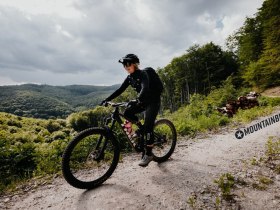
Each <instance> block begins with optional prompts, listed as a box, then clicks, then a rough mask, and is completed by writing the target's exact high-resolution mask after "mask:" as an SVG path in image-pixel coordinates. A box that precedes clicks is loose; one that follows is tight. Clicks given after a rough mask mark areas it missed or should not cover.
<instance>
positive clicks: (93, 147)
mask: <svg viewBox="0 0 280 210" xmlns="http://www.w3.org/2000/svg"><path fill="white" fill-rule="evenodd" d="M119 154H120V149H119V144H118V142H117V141H116V140H115V138H114V136H113V135H111V134H110V133H108V132H107V131H106V130H105V129H103V128H89V129H87V130H84V131H82V132H81V133H79V134H78V135H77V136H76V137H75V138H74V139H73V140H72V141H71V142H70V143H69V145H68V146H67V147H66V149H65V151H64V154H63V156H62V172H63V176H64V178H65V180H66V181H67V182H68V183H69V184H70V185H72V186H73V187H76V188H80V189H92V188H95V187H97V186H99V185H101V184H102V183H103V182H105V181H106V180H107V179H108V178H109V177H110V176H111V175H112V173H113V172H114V170H115V169H116V166H117V164H118V161H119Z"/></svg>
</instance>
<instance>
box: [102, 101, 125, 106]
mask: <svg viewBox="0 0 280 210" xmlns="http://www.w3.org/2000/svg"><path fill="white" fill-rule="evenodd" d="M128 103H129V102H119V103H114V102H111V101H107V102H105V104H102V105H101V106H107V105H110V106H112V107H127V106H128Z"/></svg>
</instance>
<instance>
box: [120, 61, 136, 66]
mask: <svg viewBox="0 0 280 210" xmlns="http://www.w3.org/2000/svg"><path fill="white" fill-rule="evenodd" d="M119 63H121V64H122V65H123V67H129V66H131V65H132V64H133V63H132V62H131V61H130V60H127V59H120V60H119Z"/></svg>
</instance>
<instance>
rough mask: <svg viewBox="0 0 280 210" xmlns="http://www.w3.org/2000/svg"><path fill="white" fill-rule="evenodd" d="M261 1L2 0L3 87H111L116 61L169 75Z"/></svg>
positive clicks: (219, 40)
mask: <svg viewBox="0 0 280 210" xmlns="http://www.w3.org/2000/svg"><path fill="white" fill-rule="evenodd" d="M262 2H263V0H235V1H232V0H59V1H58V0H24V1H23V0H1V1H0V46H1V51H0V85H12V84H22V83H38V84H51V85H69V84H88V85H112V84H117V83H121V82H122V81H123V79H124V78H125V76H126V72H125V71H124V70H123V69H122V66H121V65H120V64H118V63H117V61H118V59H119V58H121V57H123V56H124V55H125V54H127V53H135V54H137V55H138V56H139V57H140V59H141V67H145V66H152V67H154V68H157V67H164V66H165V65H166V64H168V63H169V62H170V61H171V59H172V58H173V57H175V56H179V55H181V54H183V53H184V52H185V51H186V50H187V49H188V48H189V47H190V46H192V45H194V44H201V45H202V44H205V43H207V42H209V41H213V42H214V43H216V44H219V45H224V43H225V39H226V38H227V36H228V35H230V34H232V33H233V32H234V31H235V30H236V29H238V28H239V27H240V26H241V25H242V24H243V22H244V19H245V17H246V16H252V15H253V14H255V13H256V12H257V9H258V8H260V7H261V5H262Z"/></svg>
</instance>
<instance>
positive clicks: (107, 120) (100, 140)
mask: <svg viewBox="0 0 280 210" xmlns="http://www.w3.org/2000/svg"><path fill="white" fill-rule="evenodd" d="M112 119H113V121H112V125H111V127H109V126H108V125H109V123H110V121H111V120H112ZM115 124H116V120H115V118H114V117H112V118H107V119H106V122H105V126H104V128H105V129H106V135H112V130H113V128H114V126H115ZM103 138H104V136H103V135H101V136H100V137H99V139H98V142H97V145H96V147H95V151H98V155H97V157H96V160H101V159H102V158H103V157H104V151H105V149H106V147H107V144H108V139H107V138H105V141H104V143H103V145H101V143H102V140H103ZM100 147H101V150H100Z"/></svg>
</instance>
